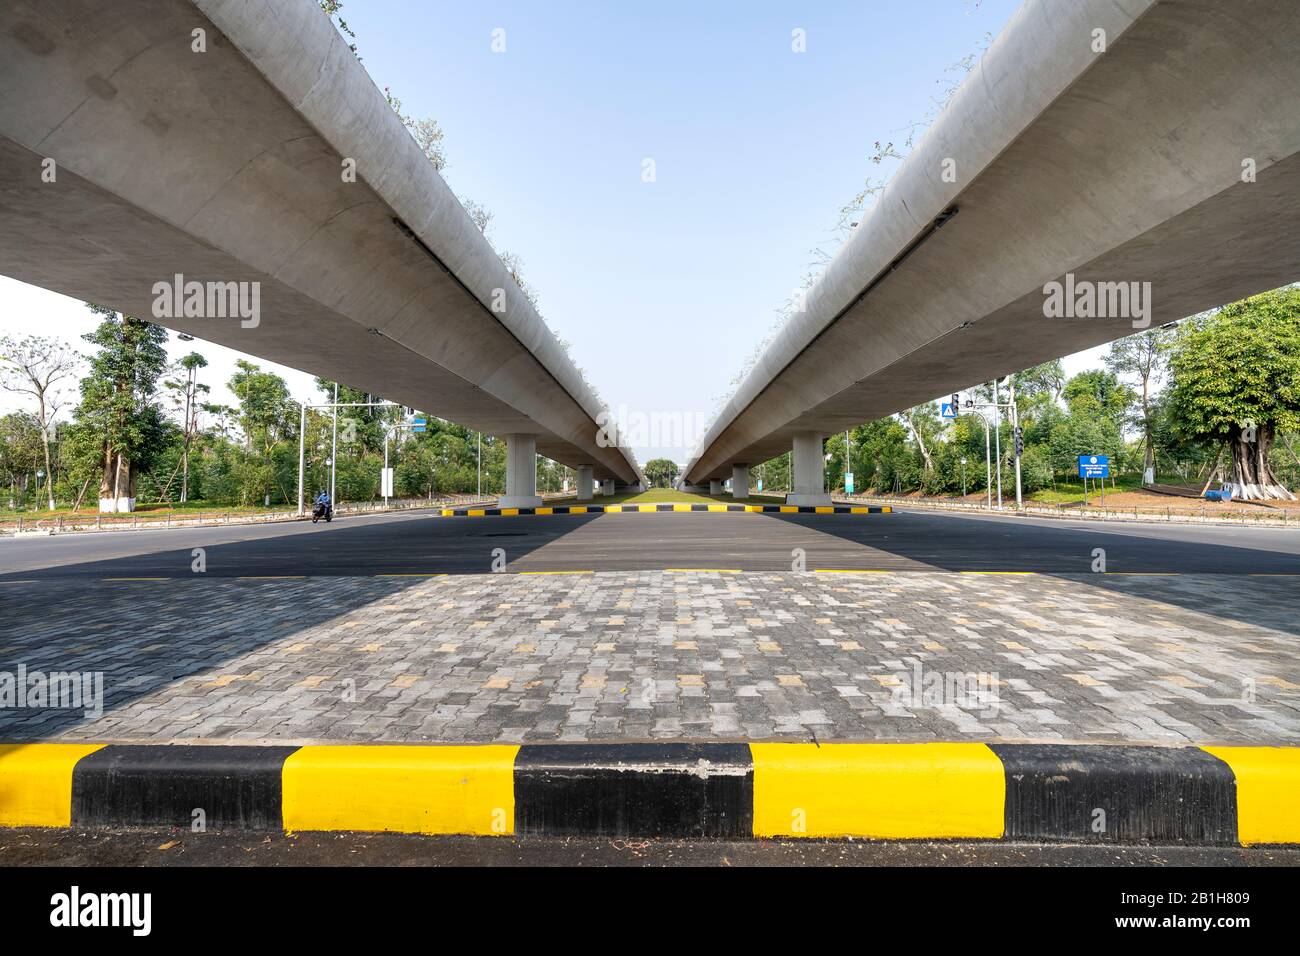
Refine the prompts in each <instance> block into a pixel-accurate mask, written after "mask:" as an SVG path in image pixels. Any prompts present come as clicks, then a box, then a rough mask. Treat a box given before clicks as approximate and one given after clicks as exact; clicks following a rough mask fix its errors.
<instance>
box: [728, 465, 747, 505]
mask: <svg viewBox="0 0 1300 956" xmlns="http://www.w3.org/2000/svg"><path fill="white" fill-rule="evenodd" d="M731 497H733V498H748V497H749V466H748V465H732V466H731Z"/></svg>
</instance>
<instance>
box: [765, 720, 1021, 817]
mask: <svg viewBox="0 0 1300 956" xmlns="http://www.w3.org/2000/svg"><path fill="white" fill-rule="evenodd" d="M749 749H750V752H751V753H752V755H753V760H754V835H755V836H760V837H766V836H792V837H843V836H859V837H869V838H872V839H881V840H890V839H957V838H967V839H998V838H1000V837H1001V836H1002V835H1003V819H1004V818H1003V809H1004V804H1005V802H1006V777H1005V773H1004V771H1003V768H1002V761H1000V760H999V759H998V757H997V755H996V754H995V753H993V751H992V750H990V749H989V748H988V747H986V746H985V745H984V744H940V743H922V744H822V745H820V746H818V745H817V744H758V743H755V744H750V747H749Z"/></svg>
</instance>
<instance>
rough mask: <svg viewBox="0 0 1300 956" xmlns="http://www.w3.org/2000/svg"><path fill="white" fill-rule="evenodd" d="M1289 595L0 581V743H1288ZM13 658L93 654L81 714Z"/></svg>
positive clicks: (1291, 586) (955, 577) (903, 578)
mask: <svg viewBox="0 0 1300 956" xmlns="http://www.w3.org/2000/svg"><path fill="white" fill-rule="evenodd" d="M1294 591H1295V579H1293V578H1285V577H1278V578H1271V577H1245V576H1234V577H1226V578H1225V577H1214V576H1193V575H1184V576H1136V575H1135V576H1125V575H1092V576H1089V575H1075V576H1047V575H1016V576H997V575H977V574H950V573H949V574H945V573H915V572H914V573H897V574H823V573H817V574H812V573H809V574H797V573H745V574H725V573H707V572H684V573H672V572H660V571H655V572H635V573H603V574H573V575H516V574H508V573H507V574H495V575H493V574H485V575H457V576H448V577H435V578H373V577H370V578H363V577H353V578H339V577H332V578H322V579H300V580H261V581H231V580H228V579H227V580H204V579H201V578H197V577H196V579H194V580H168V581H121V582H111V583H100V582H96V583H71V582H61V581H58V582H48V583H32V584H21V583H19V584H6V585H4V586H0V607H2V608H3V617H2V618H0V620H2V621H3V623H2V624H0V704H3V705H4V706H2V707H0V740H9V741H18V740H35V739H45V740H54V739H61V740H96V741H104V740H124V741H128V740H129V741H145V740H153V741H162V740H227V741H229V740H248V741H252V740H257V741H266V742H281V741H283V742H286V743H288V742H310V741H349V742H363V741H403V742H423V741H440V742H476V743H490V742H522V741H530V742H531V741H606V740H636V739H644V740H672V739H684V740H702V739H717V740H744V739H748V740H765V739H772V740H790V741H795V740H804V741H807V740H813V739H816V740H829V739H837V738H838V739H845V740H870V739H876V740H918V741H919V740H984V741H990V740H1023V739H1032V740H1078V741H1102V740H1105V741H1146V742H1171V743H1186V742H1197V743H1209V742H1222V743H1295V742H1296V741H1298V740H1300V659H1298V657H1297V655H1296V653H1295V648H1296V644H1297V630H1298V629H1300V620H1297V618H1296V615H1295V611H1294ZM19 668H23V669H24V670H25V672H26V674H27V677H28V680H29V681H30V680H31V675H32V674H33V673H34V672H41V673H46V674H48V672H50V671H55V670H58V671H72V672H77V674H78V675H81V674H94V673H95V672H102V675H103V689H104V696H105V703H104V708H103V714H102V716H100V717H98V718H97V719H95V718H92V717H88V716H86V715H85V709H86V708H84V707H83V708H81V709H55V708H51V707H48V706H46V707H40V706H38V707H25V708H19V707H16V706H14V703H15V702H14V701H8V702H6V701H4V700H3V698H4V693H5V688H6V686H8V688H9V693H10V694H11V695H12V694H13V692H14V680H15V679H16V676H17V675H18V672H19ZM4 675H12V676H11V677H10V678H9V683H8V685H6V684H5V677H4ZM87 686H91V685H87ZM24 702H25V703H31V701H30V700H27V701H24ZM83 703H84V702H83Z"/></svg>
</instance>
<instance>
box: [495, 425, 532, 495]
mask: <svg viewBox="0 0 1300 956" xmlns="http://www.w3.org/2000/svg"><path fill="white" fill-rule="evenodd" d="M541 503H542V499H541V498H539V497H538V495H537V436H536V435H507V436H506V493H505V494H504V495H502V496H501V498H500V500H499V501H498V502H497V507H499V508H536V507H538V506H540V505H541Z"/></svg>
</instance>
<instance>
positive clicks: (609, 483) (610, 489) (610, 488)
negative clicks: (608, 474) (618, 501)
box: [603, 478, 614, 495]
mask: <svg viewBox="0 0 1300 956" xmlns="http://www.w3.org/2000/svg"><path fill="white" fill-rule="evenodd" d="M603 493H604V494H607V495H612V494H613V493H614V479H613V478H606V479H605V489H604V492H603Z"/></svg>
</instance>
